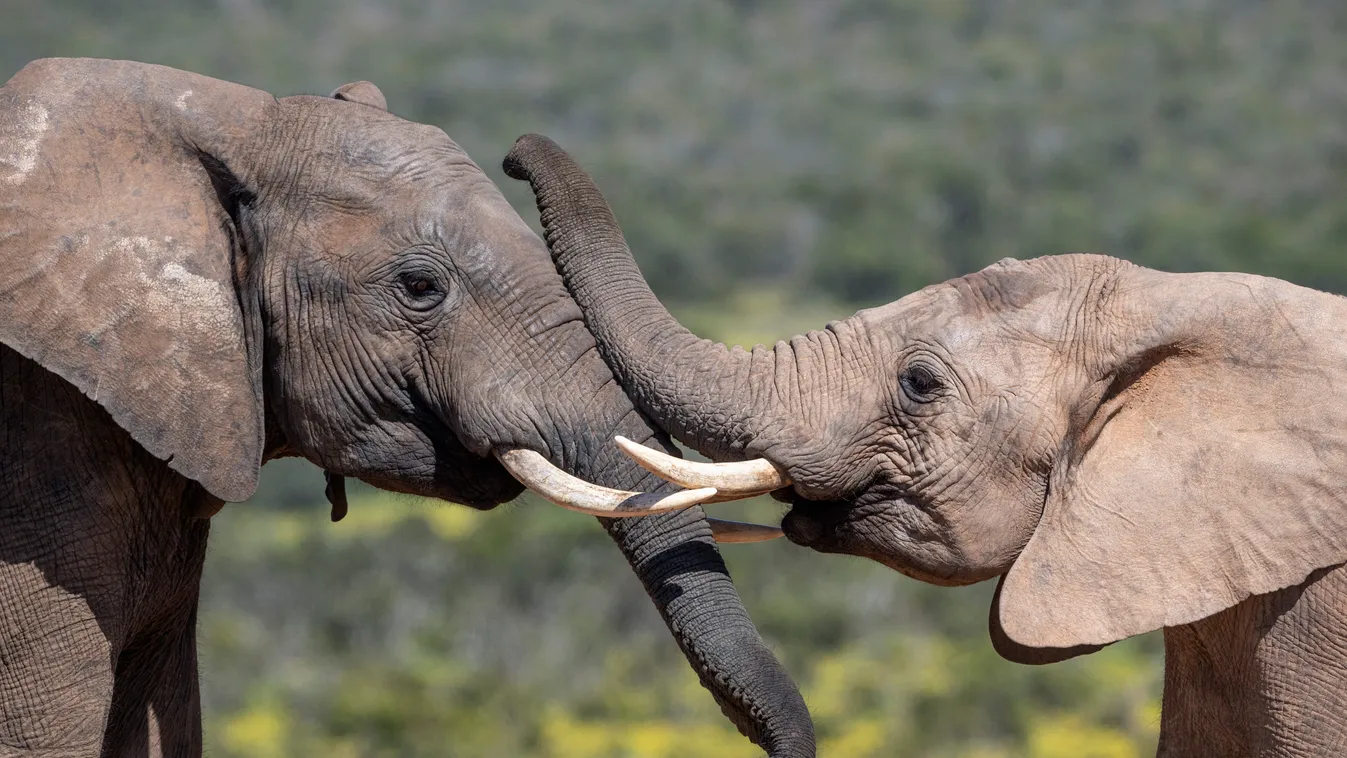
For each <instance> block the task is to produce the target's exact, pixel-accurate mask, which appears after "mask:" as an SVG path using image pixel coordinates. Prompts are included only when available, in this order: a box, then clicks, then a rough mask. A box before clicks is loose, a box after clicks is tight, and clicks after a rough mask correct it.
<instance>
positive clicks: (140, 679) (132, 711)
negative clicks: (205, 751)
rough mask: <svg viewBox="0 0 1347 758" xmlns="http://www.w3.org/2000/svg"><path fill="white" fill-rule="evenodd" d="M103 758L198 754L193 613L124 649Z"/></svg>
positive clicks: (178, 757) (182, 757) (170, 757)
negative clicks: (174, 626) (173, 627)
mask: <svg viewBox="0 0 1347 758" xmlns="http://www.w3.org/2000/svg"><path fill="white" fill-rule="evenodd" d="M112 702H113V705H112V713H111V714H110V715H109V717H108V728H107V735H106V737H105V738H104V741H103V758H197V757H198V756H200V755H201V689H200V685H199V682H198V680H197V659H196V612H195V611H193V612H192V613H191V614H190V617H189V618H188V619H187V621H186V623H184V624H182V625H181V628H179V629H176V630H173V631H172V632H170V633H167V634H161V635H158V636H155V637H152V638H149V639H146V640H145V641H143V642H139V643H134V644H132V645H131V646H129V647H127V649H126V650H124V651H122V654H121V656H120V657H119V658H118V660H117V680H116V690H115V692H114V694H113V698H112Z"/></svg>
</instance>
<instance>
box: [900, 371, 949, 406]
mask: <svg viewBox="0 0 1347 758" xmlns="http://www.w3.org/2000/svg"><path fill="white" fill-rule="evenodd" d="M899 382H900V383H901V384H902V386H903V392H904V393H906V394H907V396H908V397H910V398H912V399H913V400H915V401H917V402H919V403H929V402H930V401H932V400H934V399H935V398H936V397H937V396H938V395H939V394H940V391H941V390H942V389H944V388H945V384H944V382H942V381H940V377H939V376H937V375H936V373H935V372H934V371H932V370H931V368H930V367H929V366H924V365H922V364H920V363H914V364H912V365H911V366H908V367H907V368H906V369H904V371H903V375H902V377H900V379H899Z"/></svg>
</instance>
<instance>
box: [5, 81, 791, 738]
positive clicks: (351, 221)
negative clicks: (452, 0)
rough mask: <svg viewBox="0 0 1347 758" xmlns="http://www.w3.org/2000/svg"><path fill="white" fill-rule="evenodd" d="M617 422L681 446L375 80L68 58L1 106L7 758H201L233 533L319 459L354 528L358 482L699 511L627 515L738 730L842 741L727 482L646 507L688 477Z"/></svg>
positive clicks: (468, 167)
mask: <svg viewBox="0 0 1347 758" xmlns="http://www.w3.org/2000/svg"><path fill="white" fill-rule="evenodd" d="M559 387H565V388H566V390H567V391H565V392H558V391H557V388H559ZM615 433H616V434H623V435H627V436H631V437H633V438H634V439H639V440H642V441H650V442H652V444H656V445H660V446H662V447H663V448H665V449H671V447H670V445H669V444H668V442H667V439H666V438H663V437H662V436H660V435H658V434H657V433H656V431H655V430H654V428H653V427H652V426H651V425H650V424H649V422H648V421H647V420H646V419H645V418H644V417H643V416H642V415H641V414H640V413H638V412H636V411H635V410H634V409H633V407H632V405H631V402H630V401H629V399H628V398H627V397H626V395H625V394H623V392H622V390H621V389H620V387H619V386H618V385H617V384H616V383H615V382H614V381H613V377H612V374H611V373H610V371H609V369H608V368H607V366H606V365H605V364H604V362H603V360H602V359H601V357H600V356H599V354H598V353H597V351H596V350H595V344H594V341H593V338H592V336H591V335H590V334H589V333H588V332H587V331H586V330H585V328H584V325H583V323H582V320H581V315H580V312H579V310H578V308H577V307H576V305H575V303H574V302H573V301H572V299H571V298H570V297H569V295H568V294H567V292H566V290H565V288H564V286H563V285H562V282H561V279H560V277H559V276H558V275H557V273H556V271H555V269H554V268H553V266H552V264H551V262H550V260H549V259H548V256H547V252H546V249H545V247H544V245H543V243H542V241H541V240H540V239H538V237H537V235H535V234H534V233H533V232H532V231H531V230H530V229H529V228H528V226H527V225H526V224H525V223H524V222H523V220H522V219H520V218H519V216H518V215H517V214H516V213H515V212H514V211H513V209H511V207H510V206H509V204H508V203H507V202H506V201H505V199H504V198H503V197H502V196H501V194H500V193H499V191H498V190H497V188H496V187H495V186H494V185H493V184H492V183H491V181H490V180H489V179H487V177H486V176H485V175H484V174H483V173H482V172H481V170H480V169H479V168H478V167H477V166H476V165H474V164H473V163H472V161H471V160H469V158H468V157H467V156H466V155H465V154H464V153H463V152H462V150H460V149H459V148H458V146H456V145H455V144H454V143H453V142H452V141H450V140H449V139H448V138H447V137H446V136H445V135H444V133H443V132H441V131H440V130H438V129H435V128H432V127H428V126H423V125H418V124H414V123H410V122H407V121H404V120H402V119H399V118H397V117H396V116H393V115H391V114H389V113H388V112H387V111H386V110H385V109H384V102H383V96H382V95H381V94H380V93H379V91H378V89H377V88H375V87H374V86H373V85H370V84H368V83H357V84H354V85H349V86H347V87H343V88H342V89H340V90H338V91H337V92H336V93H334V96H333V97H328V98H324V97H288V98H284V99H280V100H277V99H276V98H273V97H272V96H271V95H268V94H266V93H264V92H260V91H258V90H254V89H250V88H247V87H243V86H239V85H235V84H229V83H226V82H221V81H217V80H213V79H209V78H206V77H203V76H198V75H195V74H190V73H185V72H181V71H175V70H171V69H167V68H163V67H159V66H151V65H144V64H139V63H130V62H114V61H101V60H43V61H38V62H34V63H32V64H30V65H28V66H27V67H26V68H24V69H23V70H22V71H21V72H19V73H18V74H17V75H16V76H15V77H14V78H13V79H11V80H10V81H9V83H8V84H6V85H5V86H4V88H3V89H0V753H3V754H4V755H50V756H57V755H60V756H98V755H102V756H159V755H164V756H169V755H171V756H195V755H200V753H201V723H200V719H201V715H200V703H199V692H198V682H197V671H196V650H195V639H194V637H195V629H194V627H195V618H196V606H197V597H198V584H199V577H200V572H201V566H202V560H203V557H204V551H205V546H206V538H207V532H208V525H209V520H208V519H209V517H210V516H211V515H213V514H214V513H215V512H216V511H218V510H219V509H220V507H221V505H222V504H223V503H224V502H225V501H238V500H244V499H246V498H248V497H249V496H250V495H251V494H252V493H253V490H254V487H255V486H256V483H257V477H258V469H259V467H260V466H261V465H262V464H263V463H264V462H265V461H268V460H271V459H274V458H278V457H282V456H303V457H305V458H307V459H309V460H310V461H312V462H314V463H315V464H317V465H319V466H321V467H322V468H323V469H324V470H326V471H327V472H328V473H329V495H330V497H331V499H332V501H333V507H334V518H337V517H340V515H341V510H342V509H343V508H344V494H343V490H342V482H343V479H342V477H347V476H354V477H359V478H360V479H363V480H364V481H367V482H370V483H372V484H374V485H376V486H379V487H383V488H386V489H390V490H396V491H400V492H409V493H415V494H419V495H427V496H433V497H438V498H442V499H445V500H452V501H455V502H459V503H466V504H468V505H471V506H472V507H475V508H491V507H493V506H495V505H497V504H499V503H501V502H504V501H507V500H510V499H512V498H514V497H515V496H516V495H518V494H519V493H520V492H521V491H522V489H523V487H522V486H521V484H520V482H521V481H522V482H523V484H525V485H528V486H530V487H533V488H535V489H537V490H539V491H540V493H541V494H543V495H544V497H547V498H549V499H551V500H553V501H555V502H561V503H565V504H568V505H570V506H572V507H576V508H578V509H581V510H585V511H586V512H591V513H595V514H598V515H611V516H625V515H631V514H633V513H644V512H652V513H654V512H660V511H669V512H661V513H658V515H652V516H648V517H645V518H605V519H603V521H604V526H605V528H606V529H607V530H608V532H609V534H610V535H611V536H612V538H613V539H614V541H615V542H616V543H617V544H618V546H619V547H620V548H621V550H622V552H623V553H624V555H625V556H626V557H627V559H628V561H629V562H630V563H631V565H632V566H633V567H634V569H635V571H636V573H637V574H638V575H639V576H640V578H641V580H642V582H643V583H644V586H645V588H646V590H647V592H649V594H650V596H651V598H652V599H653V600H654V602H655V604H656V606H657V607H658V609H659V612H660V613H661V614H662V615H663V617H664V619H665V621H666V622H667V623H668V625H669V627H670V629H671V630H672V631H673V634H674V636H675V638H676V640H677V643H678V645H679V646H680V648H681V649H682V650H683V651H684V653H685V654H686V655H687V658H688V660H689V661H690V662H691V663H692V665H693V667H694V668H695V669H696V671H697V673H698V675H699V677H700V678H701V680H702V682H703V683H704V684H705V685H706V687H707V688H708V689H710V690H711V692H712V694H713V695H714V696H715V698H716V700H717V701H718V702H719V703H720V705H721V707H722V709H723V710H724V712H725V713H726V714H727V716H728V717H729V718H730V719H731V720H733V721H734V722H735V724H736V725H738V727H739V728H740V730H741V731H743V732H744V733H745V734H746V735H748V736H749V737H750V738H751V739H753V740H755V741H756V742H757V743H758V744H760V745H762V746H763V747H765V748H766V749H767V751H768V752H769V753H770V754H771V755H774V756H812V755H813V752H814V749H813V735H812V727H811V725H810V721H809V716H808V712H807V711H806V710H805V706H804V703H803V701H802V699H801V698H800V695H799V693H798V691H797V690H796V688H795V685H794V684H793V683H792V681H791V680H790V678H789V677H788V676H787V674H786V673H785V672H784V670H783V669H782V668H781V666H780V665H779V664H778V662H777V661H776V659H775V658H774V657H773V655H772V653H771V652H770V651H769V650H768V649H767V648H766V646H765V645H764V644H763V642H762V640H761V639H760V638H759V636H758V633H757V631H756V630H755V629H754V627H753V625H752V623H751V621H750V620H749V618H748V616H747V614H746V612H745V610H744V608H743V606H742V605H741V603H740V601H739V599H738V596H737V595H736V594H735V591H734V588H733V585H732V584H731V582H730V580H729V576H728V574H727V572H726V570H725V567H724V564H723V562H722V560H721V558H720V555H719V553H718V551H717V550H716V547H715V544H714V541H713V538H712V533H711V529H710V528H709V526H708V523H707V521H706V519H705V518H704V516H703V514H702V512H701V510H700V509H699V508H690V509H685V508H686V506H687V505H689V504H690V503H695V502H698V501H700V500H705V499H707V497H708V496H709V495H713V494H714V492H713V491H702V492H692V493H688V492H675V491H673V488H669V487H664V488H663V490H661V491H660V492H659V493H656V494H650V495H640V496H636V497H633V496H632V493H631V492H630V491H628V490H631V489H640V488H642V487H645V486H646V485H651V488H652V489H654V488H655V486H657V485H661V483H660V482H659V481H658V480H656V479H654V478H653V477H649V475H648V474H646V472H644V471H643V470H641V469H640V468H639V467H637V466H635V465H634V464H631V463H630V461H626V460H624V459H622V457H621V456H620V455H617V454H615V453H614V452H613V451H612V450H611V446H610V445H608V444H607V443H606V440H607V439H609V438H610V437H611V436H612V435H613V434H615ZM553 464H555V466H553ZM557 467H560V468H557ZM563 469H564V470H565V471H563ZM566 471H569V472H571V473H573V474H575V475H577V476H579V477H582V478H583V479H588V480H592V481H593V482H594V483H593V484H591V483H589V482H587V481H584V480H583V479H577V478H572V477H571V476H569V475H568V474H567V473H565V472H566ZM647 477H649V478H647ZM602 485H607V486H608V487H614V488H620V489H606V488H605V487H604V486H602Z"/></svg>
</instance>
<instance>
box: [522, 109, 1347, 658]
mask: <svg viewBox="0 0 1347 758" xmlns="http://www.w3.org/2000/svg"><path fill="white" fill-rule="evenodd" d="M505 167H506V170H507V173H509V174H510V175H511V176H513V177H515V178H521V179H527V180H528V181H529V182H530V183H531V184H532V186H533V189H534V192H535V193H536V195H537V201H538V207H539V209H540V211H541V213H542V220H543V224H544V227H545V229H546V234H545V237H546V239H547V241H548V243H549V245H550V246H551V249H552V253H553V256H554V259H555V261H556V263H557V265H558V267H559V269H560V271H561V272H562V274H563V276H564V278H565V280H566V284H567V286H568V287H569V288H570V290H571V292H572V293H573V295H574V296H575V298H576V300H577V302H579V304H580V306H581V309H582V310H583V311H584V312H585V319H586V322H587V323H588V325H589V327H590V329H591V330H592V332H593V333H594V335H595V336H596V338H597V339H598V342H599V347H600V350H601V351H602V352H603V353H604V355H605V357H606V359H607V360H608V362H609V363H610V365H611V366H612V367H613V369H614V373H615V374H616V375H617V377H618V380H619V381H620V382H621V383H622V384H623V386H624V387H625V388H626V390H627V391H628V393H629V394H630V396H631V397H632V398H633V399H635V400H636V403H637V405H638V407H640V408H641V409H642V410H644V411H645V412H646V413H647V414H648V415H649V416H650V417H651V418H652V419H654V420H655V421H656V423H658V424H659V425H661V426H662V427H664V428H665V429H667V430H668V431H669V432H670V433H671V434H672V435H673V436H674V437H675V438H676V439H678V440H680V441H682V442H684V443H685V444H687V445H689V446H690V447H692V448H695V449H696V450H698V451H700V452H701V453H703V454H704V455H706V456H708V457H710V458H712V459H713V460H716V461H725V462H726V463H719V464H695V463H691V462H687V461H682V460H677V459H670V458H668V457H667V456H663V455H661V454H659V453H658V452H657V451H652V450H649V449H648V448H645V447H642V446H639V445H635V444H631V443H624V446H625V447H626V448H627V449H628V451H629V453H631V454H633V455H635V456H636V457H638V458H639V459H641V460H642V461H643V462H644V464H645V465H647V466H648V467H649V468H651V469H652V470H656V471H659V472H661V473H662V474H663V475H664V476H666V477H667V478H669V479H671V480H673V481H679V482H680V483H683V484H684V485H687V486H692V485H703V486H705V485H715V486H718V487H720V489H721V490H722V492H721V496H722V497H723V496H727V495H729V494H731V493H734V492H743V493H747V492H750V491H754V490H764V489H771V488H774V487H775V488H781V490H780V491H779V492H778V493H777V496H778V498H779V499H783V500H785V501H787V502H789V503H790V504H791V508H790V510H789V512H788V513H787V514H786V516H785V518H784V521H783V523H782V526H783V528H784V530H785V532H786V534H787V536H788V537H789V538H790V539H791V540H792V541H794V542H796V543H799V544H801V545H806V546H809V547H812V548H814V549H816V550H820V551H823V552H835V553H847V554H853V555H859V556H865V557H868V558H872V559H874V560H876V561H879V562H882V563H883V564H885V565H887V566H890V567H892V568H894V569H896V570H898V571H901V572H903V573H905V574H907V575H910V576H913V577H916V578H918V579H921V580H924V581H928V582H933V583H937V584H949V585H954V584H968V583H973V582H978V581H981V580H985V579H989V578H993V577H1001V583H1000V585H999V587H998V590H997V597H996V600H995V602H994V606H993V613H992V619H991V622H992V623H991V626H992V636H993V641H994V642H995V643H996V645H997V648H998V650H999V651H1000V652H1001V653H1002V654H1003V655H1005V656H1006V657H1008V658H1011V659H1013V660H1019V661H1024V662H1045V661H1048V660H1054V659H1060V658H1063V657H1070V656H1071V655H1075V654H1079V653H1081V652H1085V651H1089V650H1092V649H1097V648H1098V647H1099V646H1102V645H1106V644H1109V643H1111V642H1114V641H1116V640H1119V639H1122V638H1124V637H1128V636H1131V635H1135V634H1139V633H1143V632H1147V631H1150V630H1153V629H1157V628H1160V627H1164V626H1173V625H1179V624H1184V623H1188V622H1191V621H1195V620H1197V619H1201V618H1205V617H1207V616H1209V615H1211V614H1213V613H1215V612H1217V611H1219V610H1221V609H1224V608H1226V607H1229V606H1231V605H1234V604H1235V603H1238V602H1239V601H1241V600H1243V599H1244V598H1246V597H1248V596H1250V595H1253V594H1259V593H1265V592H1270V591H1273V590H1276V589H1279V588H1283V587H1288V586H1292V585H1296V584H1298V583H1300V582H1301V581H1302V580H1304V579H1305V578H1306V576H1307V575H1309V574H1310V573H1311V572H1312V571H1314V570H1315V569H1317V568H1319V567H1324V566H1331V565H1335V564H1338V563H1341V562H1343V561H1344V560H1347V488H1344V487H1343V485H1342V483H1343V482H1344V481H1347V435H1344V434H1343V433H1342V430H1343V429H1344V428H1347V339H1343V338H1342V337H1341V336H1340V335H1341V330H1342V328H1343V325H1344V324H1347V300H1344V299H1342V298H1339V297H1336V296H1332V295H1328V294H1324V293H1320V292H1315V291H1312V290H1307V289H1303V288H1300V287H1296V286H1293V285H1291V284H1288V283H1286V282H1281V281H1277V280H1272V279H1266V278H1261V277H1256V276H1249V275H1242V274H1222V273H1206V274H1171V273H1163V272H1159V271H1154V270H1151V269H1146V268H1142V267H1139V266H1135V265H1132V264H1130V263H1127V262H1125V261H1122V260H1118V259H1115V258H1110V257H1105V256H1096V255H1064V256H1053V257H1046V258H1040V259H1036V260H1031V261H1025V262H1019V261H1014V260H1004V261H1001V262H999V263H997V264H995V265H993V266H991V267H989V268H987V269H985V270H983V271H980V272H977V273H975V274H971V275H968V276H964V277H962V278H959V279H955V280H952V281H949V282H945V283H943V284H938V285H934V286H931V287H927V288H926V289H923V290H921V291H919V292H916V293H914V294H911V295H908V296H907V297H904V298H903V299H901V300H898V301H897V302H894V303H891V304H888V305H885V306H881V307H878V308H874V309H870V310H865V311H861V312H859V313H857V314H856V315H854V316H853V317H851V318H848V319H845V320H842V321H837V322H834V323H831V324H829V325H828V326H827V327H826V328H825V329H823V330H821V331H815V332H810V333H808V334H805V335H802V336H797V337H793V338H791V339H789V340H785V341H782V342H778V343H777V344H776V346H775V347H771V348H768V347H762V346H758V347H755V348H754V349H753V350H751V351H745V350H743V349H740V348H737V347H736V348H734V349H727V348H726V347H725V346H723V345H720V344H715V343H712V342H710V341H708V340H703V339H698V338H697V337H696V336H695V335H693V334H691V333H689V332H688V331H687V330H686V329H684V328H682V327H681V326H680V325H679V324H678V323H676V322H675V320H674V319H673V318H672V317H671V316H670V314H669V313H668V312H667V311H666V310H665V309H664V308H663V307H662V306H661V305H660V303H659V302H658V301H657V300H656V299H655V297H654V295H653V294H652V293H651V292H650V290H649V288H648V287H647V286H646V284H645V282H644V280H643V279H642V278H641V275H640V271H639V270H638V268H637V267H636V265H635V263H634V261H633V260H632V257H631V254H630V251H629V250H628V248H627V246H626V243H625V241H624V240H623V238H622V234H621V230H620V229H619V228H618V226H617V223H616V221H615V219H614V218H613V216H612V213H611V211H610V210H609V209H608V207H607V205H606V203H605V202H604V200H603V197H602V195H601V194H600V193H599V191H598V189H597V187H595V185H594V184H593V182H592V180H591V179H590V178H589V177H588V176H587V175H586V174H585V173H584V171H583V170H582V169H581V168H580V167H579V166H578V165H576V164H575V163H574V162H573V161H572V160H571V159H570V157H569V156H567V155H566V154H565V153H564V152H562V151H561V150H560V148H558V147H557V146H556V145H555V144H553V143H552V142H551V141H550V140H547V139H546V138H545V137H539V136H536V135H530V136H526V137H523V138H521V139H520V140H519V141H518V142H517V143H516V144H515V147H514V149H513V150H512V152H511V153H510V155H509V157H507V159H506V162H505ZM735 461H737V463H735Z"/></svg>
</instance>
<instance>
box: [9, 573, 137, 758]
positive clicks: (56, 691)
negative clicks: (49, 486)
mask: <svg viewBox="0 0 1347 758" xmlns="http://www.w3.org/2000/svg"><path fill="white" fill-rule="evenodd" d="M113 677H114V672H113V652H112V644H111V643H110V642H109V639H108V637H107V635H106V633H105V632H104V630H103V629H102V628H101V627H100V625H99V622H98V618H97V617H96V615H95V612H94V610H93V609H92V608H90V606H89V603H88V601H87V599H86V598H85V597H84V596H82V595H79V594H75V593H72V592H71V591H69V590H67V589H65V588H63V587H60V586H56V585H54V584H52V583H50V582H49V580H48V579H47V577H46V576H45V575H44V573H43V571H42V570H41V569H40V568H38V567H37V566H36V565H35V564H34V563H31V562H5V561H3V560H0V755H5V756H26V755H31V756H43V758H57V757H59V758H98V756H99V754H100V751H101V749H102V740H103V730H104V725H105V724H106V721H107V715H108V709H109V706H110V703H111V701H112V692H113Z"/></svg>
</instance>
